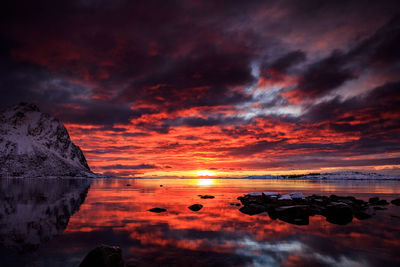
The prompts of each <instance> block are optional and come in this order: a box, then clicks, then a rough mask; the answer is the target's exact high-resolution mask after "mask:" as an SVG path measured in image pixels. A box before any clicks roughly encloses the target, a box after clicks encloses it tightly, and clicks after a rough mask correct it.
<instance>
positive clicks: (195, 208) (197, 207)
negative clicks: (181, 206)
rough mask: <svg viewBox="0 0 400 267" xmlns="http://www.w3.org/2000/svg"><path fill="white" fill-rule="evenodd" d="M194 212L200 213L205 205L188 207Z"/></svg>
mask: <svg viewBox="0 0 400 267" xmlns="http://www.w3.org/2000/svg"><path fill="white" fill-rule="evenodd" d="M188 208H189V209H191V210H192V211H199V210H201V209H202V208H203V205H201V204H193V205H192V206H190V207H188Z"/></svg>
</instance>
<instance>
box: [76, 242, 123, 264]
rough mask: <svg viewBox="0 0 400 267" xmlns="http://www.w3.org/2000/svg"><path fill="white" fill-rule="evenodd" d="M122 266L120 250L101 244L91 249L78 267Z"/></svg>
mask: <svg viewBox="0 0 400 267" xmlns="http://www.w3.org/2000/svg"><path fill="white" fill-rule="evenodd" d="M95 266H96V267H124V266H125V263H124V260H123V259H122V250H121V248H119V247H110V246H106V245H101V246H100V247H97V248H95V249H93V250H91V251H90V252H89V253H88V254H87V255H86V257H85V258H84V259H83V261H82V262H81V264H79V267H95Z"/></svg>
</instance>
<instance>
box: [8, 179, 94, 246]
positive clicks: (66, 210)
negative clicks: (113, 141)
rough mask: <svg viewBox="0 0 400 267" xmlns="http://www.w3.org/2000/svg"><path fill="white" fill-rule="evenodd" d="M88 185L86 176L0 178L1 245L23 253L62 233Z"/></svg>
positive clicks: (84, 195) (85, 192) (82, 199)
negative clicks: (79, 177)
mask: <svg viewBox="0 0 400 267" xmlns="http://www.w3.org/2000/svg"><path fill="white" fill-rule="evenodd" d="M89 186H90V181H89V180H85V179H79V180H76V179H0V245H2V246H5V247H8V248H12V249H15V250H17V251H18V252H20V253H23V252H27V251H34V250H36V249H37V248H38V247H39V245H40V244H41V243H43V242H46V241H49V240H50V239H51V238H52V237H54V236H56V235H59V234H61V233H62V232H63V231H64V229H65V228H66V227H67V225H68V222H69V219H70V217H71V216H72V215H73V214H74V213H75V212H76V211H77V210H78V209H79V207H80V205H81V204H82V203H83V201H84V199H85V197H86V194H87V191H88V189H89Z"/></svg>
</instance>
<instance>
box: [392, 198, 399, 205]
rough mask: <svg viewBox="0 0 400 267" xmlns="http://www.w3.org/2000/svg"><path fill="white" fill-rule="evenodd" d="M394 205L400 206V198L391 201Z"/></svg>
mask: <svg viewBox="0 0 400 267" xmlns="http://www.w3.org/2000/svg"><path fill="white" fill-rule="evenodd" d="M390 203H392V204H393V205H396V206H400V198H396V199H393V200H392V201H390Z"/></svg>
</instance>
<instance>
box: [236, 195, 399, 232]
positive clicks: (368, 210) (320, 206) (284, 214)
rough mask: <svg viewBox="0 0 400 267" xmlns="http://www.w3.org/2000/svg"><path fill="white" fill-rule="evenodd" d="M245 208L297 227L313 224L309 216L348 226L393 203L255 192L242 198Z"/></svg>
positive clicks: (251, 213)
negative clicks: (317, 216)
mask: <svg viewBox="0 0 400 267" xmlns="http://www.w3.org/2000/svg"><path fill="white" fill-rule="evenodd" d="M238 200H240V202H241V203H242V204H243V205H244V206H243V207H241V208H240V209H239V210H240V212H242V213H245V214H248V215H255V214H259V213H262V212H267V213H268V215H269V216H270V218H271V219H273V220H275V219H280V220H282V221H285V222H288V223H292V224H297V225H307V224H309V217H310V216H314V215H322V216H324V217H326V220H327V221H328V222H330V223H334V224H339V225H344V224H348V223H350V222H351V221H352V220H353V218H354V217H355V218H357V219H358V220H364V219H368V218H370V217H372V216H373V215H374V214H375V211H376V210H380V209H385V208H384V206H386V205H389V203H388V202H387V201H386V200H384V199H379V198H378V197H373V198H370V199H369V201H368V202H367V201H364V200H361V199H356V198H355V197H353V196H346V197H341V196H336V195H331V196H329V197H327V196H320V195H311V196H307V197H305V196H304V195H303V194H302V193H300V192H295V193H291V194H283V195H280V194H278V193H276V192H262V193H261V192H252V193H249V194H247V195H245V196H241V197H238ZM392 203H393V204H394V205H398V204H400V199H397V200H393V201H392Z"/></svg>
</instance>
